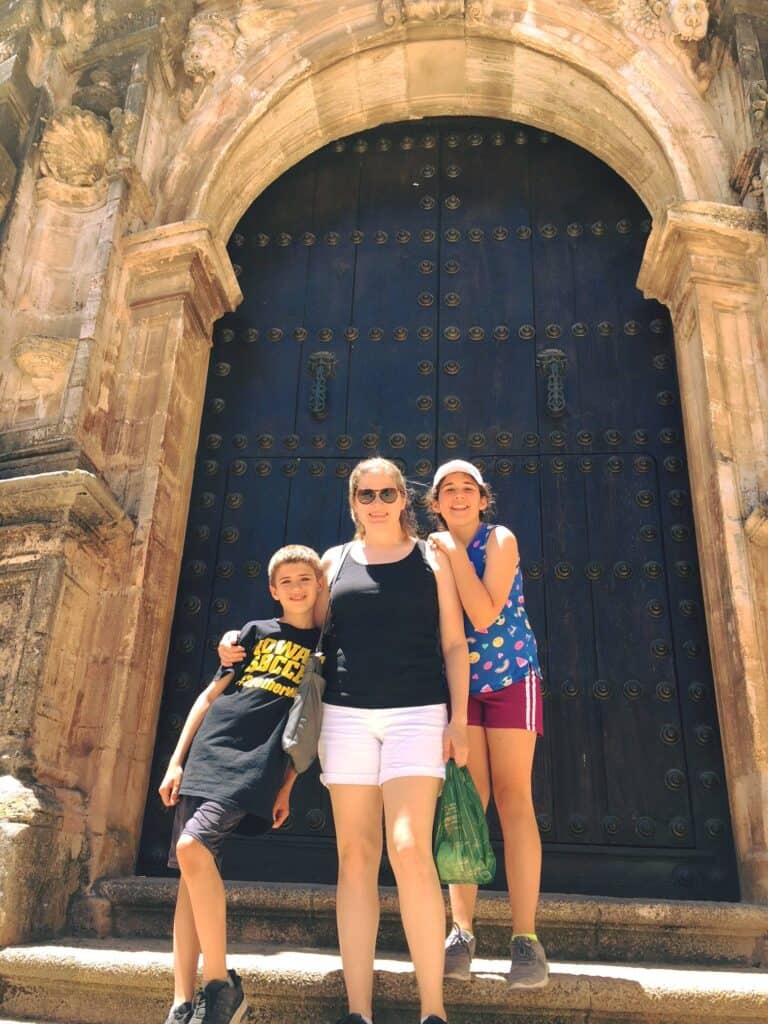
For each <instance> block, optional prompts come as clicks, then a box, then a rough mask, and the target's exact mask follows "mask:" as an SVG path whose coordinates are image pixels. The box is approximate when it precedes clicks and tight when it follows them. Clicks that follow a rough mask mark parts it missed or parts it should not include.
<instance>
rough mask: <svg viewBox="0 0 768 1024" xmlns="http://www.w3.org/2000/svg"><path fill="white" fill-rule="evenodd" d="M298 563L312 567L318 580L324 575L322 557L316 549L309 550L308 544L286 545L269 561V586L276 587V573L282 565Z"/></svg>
mask: <svg viewBox="0 0 768 1024" xmlns="http://www.w3.org/2000/svg"><path fill="white" fill-rule="evenodd" d="M296 562H306V563H307V565H311V566H312V568H313V569H314V572H315V576H317V577H318V579H319V578H320V577H321V576H322V575H323V566H322V563H321V562H320V555H318V553H317V552H316V551H315V550H314V548H308V547H307V546H306V544H286V545H285V547H282V548H279V549H278V550H277V551H276V552H275V553H274V555H272V557H271V558H270V560H269V566H268V568H267V573H268V574H269V585H270V586H273V585H274V582H275V573H276V572H277V570H278V569H279V568H280V566H281V565H288V564H294V563H296Z"/></svg>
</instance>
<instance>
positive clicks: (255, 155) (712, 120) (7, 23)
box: [0, 0, 768, 943]
mask: <svg viewBox="0 0 768 1024" xmlns="http://www.w3.org/2000/svg"><path fill="white" fill-rule="evenodd" d="M767 40H768V12H766V10H765V5H764V3H762V0H733V2H730V0H710V2H709V3H705V2H704V0H660V2H655V3H649V2H646V0H350V2H349V3H346V4H344V5H338V4H336V3H333V2H328V3H322V2H318V3H312V4H305V5H304V4H296V3H293V2H290V0H119V2H118V0H16V2H14V3H8V4H5V5H3V7H2V9H0V217H2V221H1V222H0V242H2V256H1V257H0V553H1V554H2V559H3V561H2V565H0V624H2V638H3V645H2V655H1V656H0V657H1V658H2V660H1V661H0V664H2V666H3V676H2V681H1V682H0V759H1V761H2V763H1V764H0V864H1V865H2V867H0V907H2V910H1V911H0V943H4V942H10V941H18V940H20V939H22V938H24V937H28V936H30V935H32V934H39V933H43V932H45V931H51V930H56V929H58V928H61V927H62V926H63V924H64V921H65V914H66V907H67V903H68V901H69V898H70V896H71V895H72V894H73V893H75V892H76V891H78V890H81V891H87V889H88V886H89V885H90V884H91V883H92V882H93V881H94V880H95V879H96V878H98V877H100V876H103V875H104V874H114V873H119V872H130V871H131V870H132V866H133V861H134V857H135V851H136V844H137V839H138V830H139V827H140V821H141V815H142V810H143V806H144V801H145V798H146V787H147V779H148V774H149V765H150V761H151V755H152V748H153V744H154V733H155V727H156V719H157V712H158V707H159V701H160V691H161V681H162V676H163V669H164V660H165V654H166V645H167V638H168V634H169V630H170V620H171V615H172V611H173V606H174V598H175V590H176V581H177V575H178V566H179V559H180V554H181V547H182V543H183V537H184V529H185V520H186V514H187V506H188V500H189V491H190V486H191V475H192V465H193V460H194V455H195V446H196V438H197V429H198V424H199V419H200V413H201V406H202V401H203V395H204V387H205V375H206V369H207V359H208V347H209V339H210V331H211V324H212V322H213V321H214V320H215V319H216V318H217V317H219V316H220V315H222V313H223V312H224V311H225V310H227V309H231V308H233V307H234V306H236V304H237V302H238V301H239V298H240V296H239V290H238V287H237V283H236V280H235V277H234V274H233V270H232V267H231V265H230V263H229V260H228V257H227V255H226V251H225V249H224V243H225V242H226V239H227V238H228V236H229V233H230V232H231V230H232V228H233V226H234V224H235V223H236V222H237V220H238V218H239V217H240V216H241V214H242V213H243V212H244V210H245V209H246V208H247V207H248V206H249V205H250V203H251V202H252V201H253V199H254V198H255V197H256V196H257V195H258V194H259V193H260V192H261V191H262V190H263V189H264V188H265V187H266V185H268V184H269V183H270V182H271V181H272V180H274V179H275V177H277V176H278V175H279V174H280V173H282V172H283V171H284V170H286V169H287V168H288V167H290V166H291V165H292V164H293V163H295V162H296V161H297V160H299V159H301V158H302V157H303V156H304V155H306V154H307V153H309V152H311V151H312V150H314V149H315V148H317V147H319V146H322V145H324V144H325V143H327V142H329V141H331V140H333V139H334V138H336V137H339V136H342V135H346V134H348V133H350V132H354V131H356V130H362V129H364V128H368V127H372V126H375V125H377V124H381V123H385V122H387V121H397V120H402V119H405V118H409V117H419V116H425V115H433V114H487V115H490V116H495V117H508V118H510V119H517V120H522V121H526V122H529V123H531V124H533V125H536V126H539V127H542V128H546V129H548V130H550V131H553V132H557V133H559V134H562V135H564V136H565V137H567V138H570V139H572V140H574V141H576V142H578V143H579V144H580V145H582V146H585V147H586V148H588V149H590V150H592V151H593V152H594V153H595V154H596V155H597V156H599V157H600V158H601V159H603V160H605V161H606V162H607V163H609V164H610V165H611V166H612V167H613V168H614V169H615V170H616V171H617V172H618V173H619V174H621V175H622V176H623V177H624V178H625V179H626V180H627V181H628V182H629V183H630V184H631V185H632V186H633V187H634V188H635V189H636V190H637V191H638V193H639V194H640V195H641V197H642V198H643V200H644V201H645V203H646V204H647V206H648V207H649V209H650V210H651V212H652V214H653V216H654V221H655V227H654V232H653V235H652V237H651V241H650V243H649V248H648V252H647V255H646V262H645V266H644V269H643V274H642V277H641V285H642V286H643V287H644V288H645V289H646V291H647V292H648V293H650V294H654V295H656V296H658V297H660V298H661V299H662V300H663V301H665V302H667V303H668V304H669V305H670V308H671V310H672V314H673V319H674V322H675V328H676V335H677V345H678V361H679V365H680V378H681V387H682V394H683V403H684V414H685V421H686V431H687V436H688V440H689V446H690V448H691V451H692V452H693V453H694V455H695V458H694V459H693V460H692V467H691V473H692V483H693V488H694V491H695V495H694V501H695V510H696V516H697V530H698V538H699V546H700V549H701V564H702V570H703V577H704V589H705V599H706V603H707V613H708V623H709V632H710V637H711V642H712V648H713V661H714V666H715V675H716V683H717V689H718V696H719V700H720V713H721V727H722V732H723V741H724V748H725V755H726V762H727V766H728V773H729V779H728V781H729V791H730V794H731V803H732V811H733V820H734V828H735V832H736V842H737V850H738V856H739V861H740V869H741V878H742V886H743V892H744V896H745V898H749V899H759V900H763V901H768V821H766V820H765V818H764V817H763V810H762V809H763V808H765V807H766V806H768V799H766V798H768V751H767V750H766V742H767V741H766V737H767V736H768V706H766V705H767V701H768V698H767V697H766V694H767V693H768V686H767V685H766V680H767V679H768V649H767V647H768V640H767V639H766V638H768V628H766V627H767V626H768V564H767V559H768V545H766V540H767V538H766V531H768V527H767V526H766V521H768V515H767V513H766V505H765V502H766V495H767V494H768V478H767V474H766V469H767V467H766V459H768V445H766V443H765V441H766V437H765V431H766V424H767V423H768V378H767V376H766V374H767V373H768V358H767V357H766V330H767V329H768V324H766V322H765V316H766V314H765V308H764V303H763V301H762V296H764V295H765V293H766V290H767V289H768V276H766V274H767V271H766V266H765V253H766V242H765V238H766V236H765V192H766V189H765V185H766V182H767V181H768V178H767V177H766V175H767V173H768V167H766V156H765V154H766V149H767V148H768V147H766V125H767V124H768V117H767V115H766V100H767V99H768V95H767V94H766V82H765V66H766V63H765V62H766V60H768V53H766V48H767ZM761 48H762V49H761ZM734 708H735V709H737V710H736V711H734Z"/></svg>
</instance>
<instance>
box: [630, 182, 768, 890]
mask: <svg viewBox="0 0 768 1024" xmlns="http://www.w3.org/2000/svg"><path fill="white" fill-rule="evenodd" d="M767 255H768V249H767V246H766V234H765V223H764V220H763V219H762V218H761V216H760V215H759V214H757V213H754V212H751V211H747V210H744V209H742V208H739V207H731V206H722V205H719V204H715V203H705V202H686V203H679V204H676V205H674V206H672V207H670V208H669V210H668V211H667V213H666V216H665V217H664V219H663V220H662V221H661V222H660V223H658V224H657V225H656V226H655V227H654V231H653V234H652V236H651V238H650V240H649V244H648V248H647V251H646V256H645V260H644V263H643V267H642V270H641V273H640V278H639V282H638V284H639V287H640V288H642V290H643V291H644V292H645V294H646V295H648V296H651V297H653V298H657V299H659V300H660V301H662V302H664V303H666V304H667V305H668V306H669V307H670V309H671V312H672V317H673V322H674V326H675V337H676V347H677V363H678V373H679V377H680V392H681V400H682V405H683V416H684V422H685V430H686V436H687V438H688V445H689V452H688V460H689V467H690V479H691V487H692V492H693V493H692V500H693V508H694V513H695V518H696V534H697V540H698V546H699V560H700V564H701V572H702V584H703V590H704V600H705V605H706V612H707V623H708V628H709V640H710V647H711V654H712V663H713V668H714V674H715V684H716V690H717V703H718V711H719V717H720V727H721V731H722V739H723V749H724V754H725V761H726V770H727V773H728V782H729V794H730V800H731V813H732V818H733V826H734V836H735V842H736V850H737V857H738V860H739V871H740V880H741V888H742V896H743V898H744V899H745V900H750V901H754V902H760V903H765V902H768V734H767V733H766V730H765V723H766V722H768V548H766V546H765V544H764V543H762V541H763V536H764V532H763V531H764V528H763V527H762V526H761V522H762V510H763V508H764V504H763V503H764V501H765V497H766V494H768V324H767V322H766V306H765V295H766V291H767V290H768V276H767V273H766V257H767Z"/></svg>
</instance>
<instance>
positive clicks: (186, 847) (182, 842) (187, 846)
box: [176, 833, 213, 871]
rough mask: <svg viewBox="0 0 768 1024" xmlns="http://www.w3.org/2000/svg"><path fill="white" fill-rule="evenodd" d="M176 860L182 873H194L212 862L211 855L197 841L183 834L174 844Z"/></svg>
mask: <svg viewBox="0 0 768 1024" xmlns="http://www.w3.org/2000/svg"><path fill="white" fill-rule="evenodd" d="M176 860H177V861H178V863H179V867H180V868H181V870H182V871H194V870H195V869H199V868H201V867H203V866H205V865H206V864H208V863H209V862H210V861H212V860H213V854H212V853H211V852H210V850H208V849H206V848H205V846H203V844H202V843H201V842H200V840H199V839H195V837H194V836H190V835H187V834H186V833H183V834H182V835H181V836H180V837H179V841H178V842H177V843H176Z"/></svg>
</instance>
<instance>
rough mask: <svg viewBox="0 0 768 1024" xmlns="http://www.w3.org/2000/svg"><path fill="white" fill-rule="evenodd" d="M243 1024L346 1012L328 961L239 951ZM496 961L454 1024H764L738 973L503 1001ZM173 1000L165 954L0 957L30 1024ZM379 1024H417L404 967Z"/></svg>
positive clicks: (113, 1023) (454, 1006) (562, 986)
mask: <svg viewBox="0 0 768 1024" xmlns="http://www.w3.org/2000/svg"><path fill="white" fill-rule="evenodd" d="M230 965H231V966H232V967H234V968H235V969H236V970H237V971H238V973H239V974H240V975H241V977H242V979H243V984H244V987H245V990H246V995H247V998H248V1002H249V1004H250V1009H249V1011H248V1014H247V1016H246V1018H245V1019H246V1020H247V1021H248V1022H251V1024H331V1022H333V1021H335V1020H336V1019H337V1017H338V1016H339V1015H340V1014H341V1013H342V1012H343V1010H344V987H343V980H342V975H341V962H340V960H339V957H338V955H337V953H336V952H335V951H334V950H328V949H289V948H286V947H285V946H283V945H273V944H267V943H263V944H259V945H257V946H256V947H254V946H249V947H247V948H245V947H243V946H242V945H237V944H236V945H235V946H234V947H233V950H232V954H231V956H230ZM506 967H507V964H506V961H503V960H478V961H476V962H475V964H474V965H473V979H472V981H471V982H455V981H452V982H447V983H446V1003H447V1007H448V1012H449V1017H450V1021H451V1024H502V1022H503V1024H534V1022H535V1024H597V1022H602V1024H618V1022H624V1024H704V1022H706V1024H717V1022H720V1021H722V1022H723V1024H726V1022H727V1024H758V1022H759V1024H765V1021H766V1019H768V973H766V972H765V971H758V970H749V969H746V968H742V969H740V970H733V969H722V968H721V969H713V968H711V967H709V968H705V969H697V968H693V967H674V968H670V967H664V968H657V967H651V966H639V965H636V964H632V965H630V964H608V963H600V964H596V963H588V964H587V963H563V962H557V961H554V962H553V963H552V964H551V969H552V974H551V980H550V984H549V986H548V987H547V988H546V989H544V990H539V991H535V992H510V991H509V989H508V988H507V984H506V981H505V980H504V971H505V970H506ZM172 989H173V979H172V968H171V955H170V951H169V948H168V944H167V943H165V942H158V941H156V940H154V941H153V940H135V939H134V940H116V939H109V940H84V939H80V940H74V939H69V940H60V941H57V942H51V943H47V944H44V945H37V946H17V947H12V948H8V949H5V950H3V951H2V952H0V1013H3V1014H5V1015H6V1016H9V1017H11V1018H13V1019H14V1020H16V1019H21V1018H27V1019H28V1020H34V1021H36V1022H38V1024H42V1022H53V1021H55V1022H57V1024H126V1022H128V1021H130V1022H131V1024H158V1022H159V1021H162V1020H163V1019H164V1016H165V1014H166V1012H167V1008H168V1005H169V999H170V995H171V992H172ZM375 1011H376V1024H409V1022H415V1021H416V1020H417V1019H418V1015H417V1002H416V986H415V981H414V977H413V972H412V969H411V965H410V963H409V962H408V960H407V959H406V958H405V957H401V956H397V955H392V956H388V957H386V958H382V959H379V960H377V961H376V979H375Z"/></svg>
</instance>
